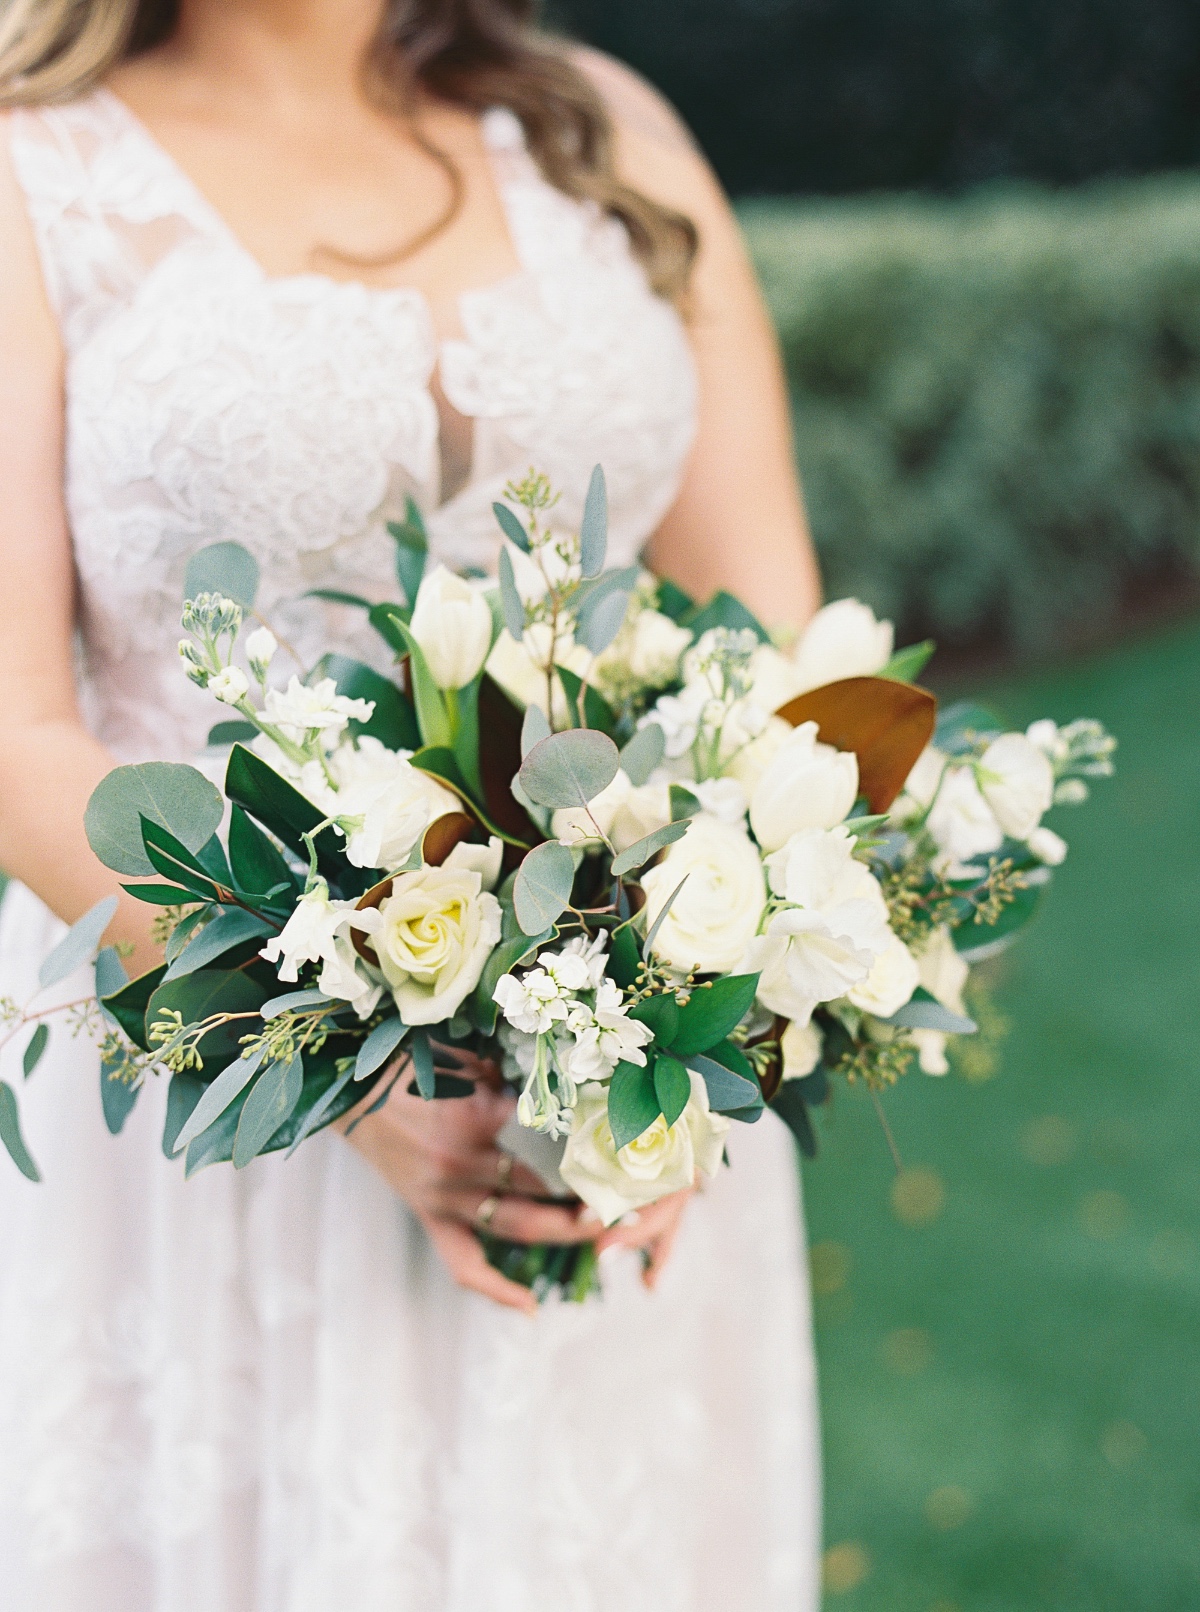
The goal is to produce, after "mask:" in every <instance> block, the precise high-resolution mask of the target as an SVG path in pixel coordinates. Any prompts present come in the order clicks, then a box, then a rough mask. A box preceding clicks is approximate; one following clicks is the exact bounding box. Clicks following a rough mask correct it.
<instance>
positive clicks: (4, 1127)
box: [0, 1080, 42, 1181]
mask: <svg viewBox="0 0 1200 1612" xmlns="http://www.w3.org/2000/svg"><path fill="white" fill-rule="evenodd" d="M0 1142H3V1143H4V1145H5V1147H6V1148H7V1149H8V1155H9V1157H10V1158H11V1159H12V1161H13V1163H14V1164H15V1165H16V1167H17V1169H18V1170H20V1172H21V1174H22V1175H24V1176H27V1177H28V1178H29V1180H30V1181H40V1180H41V1179H42V1176H41V1172H40V1171H39V1169H38V1167H37V1165H36V1164H35V1163H34V1162H33V1155H32V1154H31V1153H30V1151H29V1149H28V1148H27V1147H26V1146H25V1138H24V1137H23V1136H22V1135H21V1118H20V1113H19V1111H18V1109H17V1094H16V1092H15V1091H13V1089H12V1087H11V1086H10V1085H9V1084H8V1083H7V1081H3V1080H0Z"/></svg>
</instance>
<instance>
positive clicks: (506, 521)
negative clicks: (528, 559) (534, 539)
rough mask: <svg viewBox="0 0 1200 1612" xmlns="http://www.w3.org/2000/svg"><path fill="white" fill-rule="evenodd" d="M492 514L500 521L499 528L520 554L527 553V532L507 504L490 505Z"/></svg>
mask: <svg viewBox="0 0 1200 1612" xmlns="http://www.w3.org/2000/svg"><path fill="white" fill-rule="evenodd" d="M492 514H493V515H495V517H496V519H497V521H499V523H500V530H501V531H502V532H503V533H504V535H505V537H506V538H507V539H508V540H509V542H510V543H515V544H516V545H517V547H518V548H519V549H520V550H521V553H522V554H528V553H529V534H528V532H526V530H525V528H524V527H523V526H522V525H521V522H520V521H519V520H518V519H517V517H516V516H515V515H514V514H513V512H512V510H511V509H509V507H508V505H507V504H500V503H495V504H493V505H492Z"/></svg>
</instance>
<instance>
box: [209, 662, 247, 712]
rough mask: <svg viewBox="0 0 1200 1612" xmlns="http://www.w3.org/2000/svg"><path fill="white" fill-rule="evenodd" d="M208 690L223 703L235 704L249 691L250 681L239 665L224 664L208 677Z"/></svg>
mask: <svg viewBox="0 0 1200 1612" xmlns="http://www.w3.org/2000/svg"><path fill="white" fill-rule="evenodd" d="M208 692H209V693H210V694H211V695H213V696H214V697H215V698H216V699H218V700H220V701H221V703H222V704H223V705H236V704H237V703H238V701H239V700H244V699H245V698H246V695H247V694H248V693H249V692H250V682H249V679H248V678H247V676H246V674H245V672H243V671H242V669H241V667H240V666H225V667H223V668H222V669H221V671H219V672H214V673H213V675H212V676H211V677H210V678H209V680H208Z"/></svg>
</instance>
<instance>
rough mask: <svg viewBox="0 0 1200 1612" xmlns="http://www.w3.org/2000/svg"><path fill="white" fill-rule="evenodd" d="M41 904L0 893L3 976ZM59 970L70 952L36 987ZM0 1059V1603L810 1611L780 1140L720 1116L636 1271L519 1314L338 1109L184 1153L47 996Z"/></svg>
mask: <svg viewBox="0 0 1200 1612" xmlns="http://www.w3.org/2000/svg"><path fill="white" fill-rule="evenodd" d="M60 933H61V925H59V924H58V923H57V921H56V920H55V919H54V918H53V917H52V916H51V915H50V914H49V913H48V912H47V910H46V909H45V907H43V906H42V904H41V903H40V902H39V901H37V900H36V899H35V898H34V897H33V896H32V895H31V894H30V893H29V892H28V891H27V890H25V889H23V888H21V887H20V886H13V887H11V888H10V890H9V892H8V895H7V897H6V899H5V901H4V905H3V909H2V910H0V995H7V996H10V997H12V998H14V999H15V1000H16V1001H17V1002H18V1003H21V1002H24V1001H25V1000H26V999H27V998H28V997H29V996H30V995H31V994H32V992H33V990H34V987H35V983H36V973H37V967H38V964H39V962H40V961H41V959H42V957H44V956H45V954H46V952H47V951H48V950H49V948H50V947H51V945H52V944H53V943H54V940H55V938H56V937H57V935H59V934H60ZM62 990H63V997H62V999H63V1000H70V999H72V998H74V997H78V996H84V995H87V994H88V992H89V990H90V980H89V978H88V975H87V974H86V972H84V973H81V974H80V975H79V976H77V977H76V978H75V979H74V980H72V981H68V982H66V984H65V985H64V986H63V987H62ZM20 1051H21V1048H20V1046H19V1045H14V1046H10V1048H9V1049H8V1052H7V1053H6V1055H5V1059H4V1068H3V1074H4V1078H6V1079H7V1080H9V1082H10V1083H11V1084H13V1085H14V1086H15V1087H17V1088H18V1089H19V1094H20V1101H21V1109H22V1115H23V1122H24V1128H25V1134H26V1138H27V1140H28V1142H29V1145H30V1148H31V1150H32V1152H33V1154H34V1156H35V1158H36V1159H37V1161H38V1164H39V1166H40V1167H41V1170H42V1173H43V1176H44V1177H45V1179H44V1182H43V1183H42V1184H41V1185H34V1184H33V1183H31V1182H28V1181H26V1180H25V1179H24V1178H23V1177H22V1176H20V1175H19V1174H18V1173H17V1171H16V1169H15V1168H14V1167H13V1166H12V1165H11V1164H10V1163H9V1161H8V1159H7V1158H6V1157H5V1156H3V1155H0V1607H2V1608H3V1609H4V1612H384V1609H387V1612H816V1608H817V1606H818V1587H817V1581H818V1564H819V1554H820V1553H819V1523H820V1517H819V1510H820V1489H819V1456H818V1438H817V1412H816V1398H815V1383H814V1368H813V1356H812V1343H811V1336H810V1316H809V1299H808V1288H807V1279H806V1276H805V1274H804V1272H805V1266H804V1261H803V1228H802V1222H801V1214H800V1205H799V1194H798V1185H797V1172H796V1167H795V1160H794V1156H793V1148H792V1143H791V1140H790V1137H789V1136H788V1133H787V1132H786V1130H785V1129H784V1127H783V1126H782V1125H781V1124H780V1123H779V1122H778V1121H777V1120H776V1119H775V1117H774V1116H773V1115H770V1114H768V1115H767V1116H765V1117H764V1118H763V1120H762V1121H760V1123H759V1124H757V1125H755V1126H749V1127H748V1126H735V1127H734V1135H733V1136H732V1138H731V1142H730V1149H729V1152H730V1156H731V1159H732V1166H731V1168H729V1169H728V1170H724V1171H722V1173H721V1175H720V1177H719V1179H718V1180H717V1181H716V1182H715V1183H713V1184H712V1186H711V1188H710V1189H709V1190H708V1191H707V1192H705V1193H704V1194H703V1195H702V1196H701V1197H699V1198H698V1199H697V1201H696V1202H695V1203H694V1204H693V1205H692V1206H691V1207H690V1208H689V1211H688V1217H687V1221H686V1223H685V1227H684V1231H683V1234H682V1236H681V1238H680V1240H679V1243H678V1246H677V1248H676V1251H675V1254H674V1258H673V1261H672V1264H671V1266H670V1267H669V1269H668V1271H667V1273H666V1275H665V1276H664V1278H663V1281H662V1283H661V1285H660V1288H659V1290H658V1292H657V1293H655V1294H654V1295H650V1294H647V1293H646V1292H645V1291H644V1290H643V1289H642V1288H641V1286H640V1283H639V1281H638V1267H637V1262H636V1257H635V1256H632V1255H629V1254H625V1253H614V1254H613V1255H610V1256H608V1258H607V1259H606V1261H605V1268H604V1273H603V1276H604V1286H605V1292H604V1297H603V1299H602V1300H600V1301H598V1302H593V1303H589V1304H587V1305H584V1306H573V1305H566V1304H557V1303H554V1304H548V1305H546V1306H545V1307H543V1309H542V1311H541V1313H540V1314H539V1315H538V1316H537V1317H536V1319H533V1320H530V1319H528V1318H526V1317H524V1316H521V1315H519V1314H516V1313H515V1312H511V1311H505V1310H501V1309H500V1308H498V1307H497V1306H495V1305H493V1304H491V1303H489V1302H488V1301H487V1300H485V1299H482V1298H479V1297H477V1296H474V1295H468V1294H464V1293H462V1292H460V1291H459V1290H458V1289H457V1288H455V1287H454V1285H453V1284H452V1283H451V1282H450V1280H449V1279H448V1277H447V1276H446V1274H445V1271H444V1270H443V1268H442V1266H441V1265H440V1263H439V1262H438V1260H437V1258H436V1257H435V1256H434V1254H433V1253H432V1251H431V1249H430V1247H429V1244H428V1242H427V1241H426V1238H425V1236H424V1233H423V1232H422V1230H421V1228H420V1227H419V1225H418V1224H417V1223H416V1221H415V1220H414V1219H413V1217H412V1216H411V1215H410V1214H409V1212H408V1210H407V1209H406V1208H405V1206H404V1205H403V1203H401V1202H400V1201H399V1200H398V1199H397V1198H396V1197H395V1196H394V1195H393V1194H392V1193H391V1192H390V1191H389V1190H388V1188H387V1187H386V1186H385V1185H384V1184H383V1182H382V1181H381V1180H380V1179H379V1178H378V1177H377V1176H376V1175H375V1174H374V1173H373V1172H372V1171H371V1170H370V1168H369V1167H368V1166H367V1165H366V1164H365V1163H364V1162H363V1161H362V1159H360V1158H359V1156H358V1155H357V1154H356V1153H355V1152H354V1150H353V1149H352V1148H350V1147H349V1146H347V1145H346V1143H345V1142H344V1141H343V1140H341V1138H340V1137H336V1136H328V1135H325V1136H319V1137H316V1138H314V1139H313V1140H311V1141H309V1142H306V1143H305V1144H304V1146H303V1147H302V1148H301V1149H300V1151H299V1152H298V1153H297V1154H296V1156H295V1157H294V1158H292V1159H290V1160H287V1161H285V1160H284V1159H282V1158H281V1157H277V1156H276V1157H268V1158H261V1159H258V1160H256V1161H255V1162H254V1163H253V1164H252V1165H251V1166H250V1168H249V1169H247V1170H245V1171H243V1172H240V1173H236V1172H235V1171H234V1170H233V1169H232V1167H230V1166H228V1165H217V1166H214V1167H212V1168H210V1169H208V1170H206V1171H203V1172H202V1173H201V1174H199V1175H198V1176H196V1177H194V1178H193V1179H192V1180H191V1181H189V1182H185V1180H184V1177H183V1170H182V1167H181V1165H180V1164H179V1163H178V1162H175V1163H170V1162H168V1161H167V1160H166V1159H165V1158H164V1157H163V1155H162V1152H161V1148H160V1137H161V1132H162V1118H163V1106H164V1096H165V1093H164V1089H163V1083H161V1082H159V1081H152V1082H151V1084H150V1086H149V1088H148V1089H147V1090H146V1091H145V1092H143V1094H142V1096H141V1099H140V1100H139V1102H138V1105H137V1107H136V1108H135V1110H134V1112H133V1114H132V1116H131V1117H130V1119H129V1121H128V1123H127V1125H126V1127H125V1130H124V1132H123V1134H122V1135H121V1136H120V1137H118V1138H112V1137H110V1136H109V1135H108V1132H107V1131H106V1129H105V1126H104V1122H103V1118H102V1116H101V1110H100V1095H99V1077H98V1063H97V1057H96V1053H95V1051H94V1049H93V1047H92V1046H91V1045H90V1043H89V1042H88V1041H87V1039H86V1037H81V1038H79V1039H77V1040H72V1039H71V1037H70V1035H69V1032H68V1031H67V1030H66V1029H65V1028H64V1026H63V1025H62V1024H61V1023H58V1024H56V1026H55V1028H54V1031H53V1034H52V1037H51V1044H50V1049H49V1051H48V1052H47V1053H46V1056H45V1057H44V1059H43V1061H42V1063H41V1064H40V1065H39V1067H38V1068H37V1070H36V1071H35V1073H34V1075H33V1076H32V1078H31V1079H30V1081H29V1083H28V1085H26V1084H25V1083H24V1081H23V1079H22V1074H21V1067H20Z"/></svg>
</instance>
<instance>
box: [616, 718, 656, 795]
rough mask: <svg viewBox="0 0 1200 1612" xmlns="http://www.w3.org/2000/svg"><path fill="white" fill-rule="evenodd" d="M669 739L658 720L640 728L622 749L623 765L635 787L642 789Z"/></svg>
mask: <svg viewBox="0 0 1200 1612" xmlns="http://www.w3.org/2000/svg"><path fill="white" fill-rule="evenodd" d="M666 746H667V739H666V735H665V734H664V732H663V730H662V729H661V728H660V727H659V725H658V723H657V722H647V723H646V726H645V727H644V728H639V729H638V730H637V732H636V733H635V734H634V736H633V738H632V739H630V741H629V743H628V744H627V745H625V746H624V748H623V749H622V751H621V767H622V769H623V770H624V772H625V775H626V777H627V778H628V779H629V782H630V783H631V784H632V785H633V786H634V788H635V789H640V788H641V787H642V785H643V784H644V783H645V782H646V781H647V779H648V778H649V777H650V774H651V773H652V772H653V771H654V769H655V767H657V766H659V765H660V764H661V762H662V759H663V756H664V754H665V753H666Z"/></svg>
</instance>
